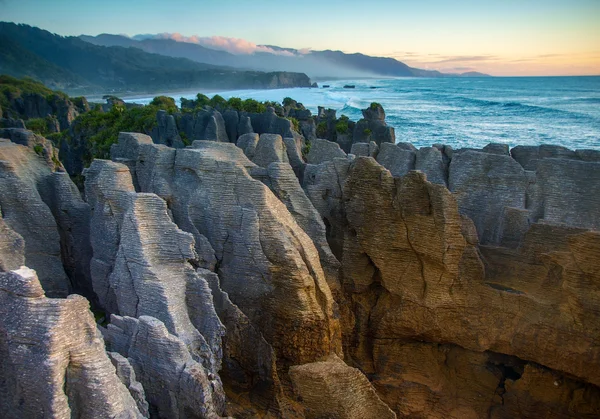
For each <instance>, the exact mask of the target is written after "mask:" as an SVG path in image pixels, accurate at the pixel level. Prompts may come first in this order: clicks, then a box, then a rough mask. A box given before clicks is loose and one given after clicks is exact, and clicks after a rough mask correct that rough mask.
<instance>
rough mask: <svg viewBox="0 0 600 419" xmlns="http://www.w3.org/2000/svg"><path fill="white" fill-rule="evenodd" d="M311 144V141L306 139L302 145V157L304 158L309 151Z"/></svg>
mask: <svg viewBox="0 0 600 419" xmlns="http://www.w3.org/2000/svg"><path fill="white" fill-rule="evenodd" d="M311 146H312V143H311V142H310V141H308V140H307V141H306V143H305V144H304V147H302V157H304V159H306V156H308V153H310V147H311Z"/></svg>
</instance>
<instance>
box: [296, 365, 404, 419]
mask: <svg viewBox="0 0 600 419" xmlns="http://www.w3.org/2000/svg"><path fill="white" fill-rule="evenodd" d="M290 377H291V378H292V383H293V384H294V389H295V391H296V392H297V393H298V395H299V396H300V398H301V400H302V404H303V406H304V407H305V413H306V417H307V418H323V417H335V418H356V419H358V418H373V419H375V418H390V419H391V418H396V414H395V413H394V412H393V411H392V410H391V409H390V408H389V407H388V406H387V405H386V404H385V403H383V402H382V401H381V399H380V398H379V396H377V394H376V393H375V390H374V389H373V387H371V383H369V380H368V379H367V377H365V376H364V375H363V374H362V373H361V372H360V371H359V370H357V369H356V368H352V367H349V366H348V365H346V364H345V363H344V361H342V360H341V359H339V358H338V357H337V356H335V355H332V356H331V357H330V358H328V359H326V360H323V361H319V362H313V363H310V364H304V365H299V366H294V367H292V368H290Z"/></svg>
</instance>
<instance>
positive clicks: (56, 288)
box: [0, 130, 71, 297]
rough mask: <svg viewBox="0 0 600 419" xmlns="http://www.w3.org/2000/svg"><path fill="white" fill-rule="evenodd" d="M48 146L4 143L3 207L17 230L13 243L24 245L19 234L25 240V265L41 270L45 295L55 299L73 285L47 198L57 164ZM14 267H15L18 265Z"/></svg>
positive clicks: (0, 158) (0, 168)
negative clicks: (53, 160)
mask: <svg viewBox="0 0 600 419" xmlns="http://www.w3.org/2000/svg"><path fill="white" fill-rule="evenodd" d="M13 133H16V134H19V135H20V134H22V133H23V132H22V131H20V130H19V131H15V132H13ZM23 134H24V133H23ZM13 138H15V136H13ZM45 145H46V147H47V148H43V146H42V145H40V144H35V145H34V146H32V148H29V147H26V146H24V145H20V144H16V143H14V142H11V141H8V140H0V208H2V218H3V223H4V224H5V226H6V227H7V228H9V229H10V230H12V231H13V234H11V236H13V240H16V243H20V241H19V240H18V239H17V238H16V237H15V234H16V235H19V236H20V237H21V238H22V239H23V241H24V249H23V250H24V257H25V263H26V265H27V266H29V267H32V268H35V269H36V270H37V271H38V274H39V277H40V282H41V283H42V286H43V287H44V290H45V292H46V293H47V294H48V295H49V296H51V297H58V296H61V297H66V296H67V295H68V294H69V290H70V289H71V284H70V282H69V279H68V278H67V275H66V273H65V270H64V268H63V265H62V262H61V238H60V235H59V229H58V226H57V223H56V221H55V219H54V217H53V215H52V211H51V210H50V208H49V207H48V204H47V203H46V202H44V199H43V196H47V195H51V194H50V190H51V188H53V185H52V184H51V180H50V178H51V177H52V176H53V175H52V173H53V169H54V163H53V162H50V165H51V167H49V163H48V161H47V159H46V158H45V157H46V156H48V155H51V156H53V149H52V146H51V145H50V144H49V143H45ZM33 148H35V149H36V151H40V154H42V155H38V154H37V153H36V151H34V150H33ZM42 194H43V195H42ZM67 217H68V216H67ZM9 246H10V245H9ZM16 246H20V245H19V244H16ZM10 266H11V267H12V268H14V263H11V264H10Z"/></svg>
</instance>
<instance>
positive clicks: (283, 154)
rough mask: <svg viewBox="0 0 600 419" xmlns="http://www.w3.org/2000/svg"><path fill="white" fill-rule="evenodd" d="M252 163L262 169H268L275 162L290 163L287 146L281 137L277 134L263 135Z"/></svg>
mask: <svg viewBox="0 0 600 419" xmlns="http://www.w3.org/2000/svg"><path fill="white" fill-rule="evenodd" d="M252 161H253V162H254V163H255V164H257V165H259V166H261V167H267V166H268V165H269V164H271V163H275V162H282V163H288V162H289V159H288V155H287V150H286V146H285V144H284V143H283V139H282V138H281V136H280V135H277V134H262V135H261V136H260V139H259V140H258V143H257V144H256V149H255V150H254V156H253V157H252Z"/></svg>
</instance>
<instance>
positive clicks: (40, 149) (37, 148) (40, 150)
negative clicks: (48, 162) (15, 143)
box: [33, 144, 44, 156]
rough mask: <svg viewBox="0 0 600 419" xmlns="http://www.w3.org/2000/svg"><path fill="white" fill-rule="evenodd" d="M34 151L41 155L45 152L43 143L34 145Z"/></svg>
mask: <svg viewBox="0 0 600 419" xmlns="http://www.w3.org/2000/svg"><path fill="white" fill-rule="evenodd" d="M33 151H35V152H36V154H37V155H39V156H41V155H42V153H43V152H44V147H43V146H42V145H41V144H36V145H34V146H33Z"/></svg>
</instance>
